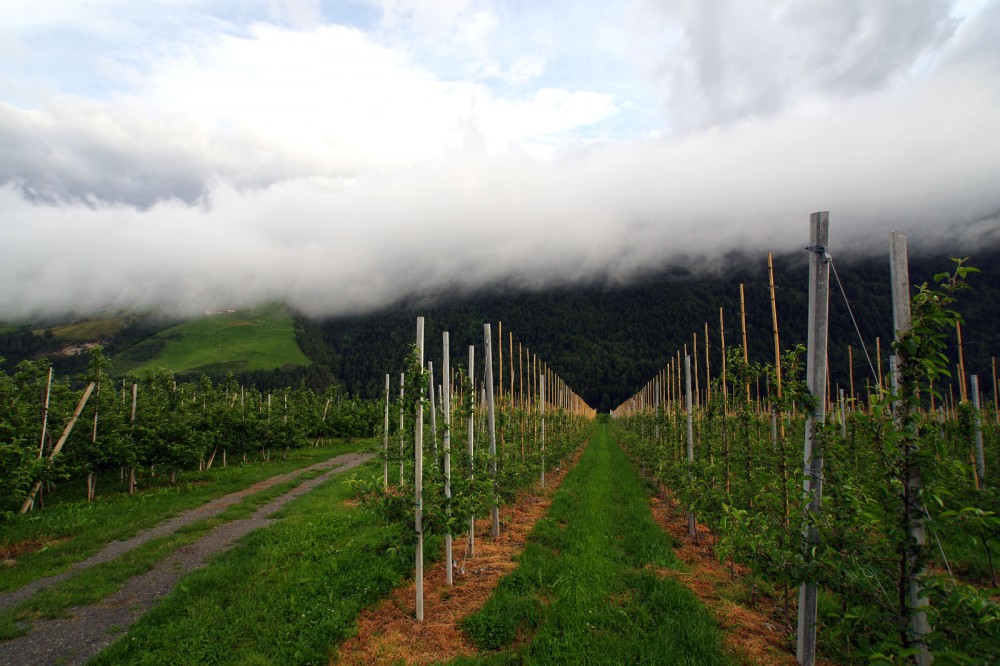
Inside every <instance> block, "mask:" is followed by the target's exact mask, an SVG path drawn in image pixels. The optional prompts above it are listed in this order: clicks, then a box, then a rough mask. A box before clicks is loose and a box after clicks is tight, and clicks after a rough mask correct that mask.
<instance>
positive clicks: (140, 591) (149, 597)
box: [0, 453, 373, 666]
mask: <svg viewBox="0 0 1000 666" xmlns="http://www.w3.org/2000/svg"><path fill="white" fill-rule="evenodd" d="M372 457H373V454H370V453H367V454H358V453H349V454H345V455H341V456H337V457H336V458H331V459H330V460H327V461H324V462H322V463H318V464H316V465H312V466H310V467H306V468H304V469H301V470H296V471H295V472H294V473H289V474H283V475H281V476H277V477H274V478H272V479H268V480H267V481H262V482H260V483H258V484H254V485H253V486H251V487H249V488H247V489H246V490H243V491H240V492H239V493H233V494H232V495H227V496H225V497H223V498H220V499H218V500H215V501H214V502H210V503H208V504H206V505H205V506H203V507H199V508H198V509H194V510H192V511H189V512H186V513H185V514H181V515H179V516H177V517H176V518H174V519H172V520H170V521H167V522H165V523H163V524H162V525H159V526H157V527H156V528H154V529H153V530H148V531H147V532H144V533H142V534H140V535H138V536H136V537H133V539H130V540H129V541H125V542H115V543H112V544H109V545H108V546H107V547H106V548H105V549H104V550H102V551H101V552H99V553H97V554H95V555H94V556H93V557H91V558H89V559H88V560H86V561H85V562H89V564H87V566H93V564H96V563H97V562H106V561H108V560H111V559H114V558H115V557H117V556H118V555H120V554H121V553H123V552H125V551H126V550H130V549H131V548H135V547H136V546H137V545H139V543H144V542H145V541H148V540H149V539H151V538H153V537H154V536H162V535H164V534H169V533H171V532H173V531H176V530H177V529H178V528H180V527H181V526H182V525H185V524H188V523H190V522H193V521H194V520H198V519H200V518H206V517H208V516H209V515H216V514H217V513H221V511H222V510H224V509H225V508H226V507H227V506H230V505H232V504H234V503H236V502H237V501H239V499H242V497H245V496H246V495H248V494H251V493H253V492H257V491H259V490H263V489H264V488H268V487H270V486H273V485H275V484H276V483H281V482H282V481H285V480H288V479H290V478H294V477H295V476H298V475H299V474H301V473H303V472H305V471H307V470H310V469H324V468H332V469H329V471H327V472H326V473H325V474H322V475H320V476H317V477H316V478H314V479H310V480H308V481H304V482H303V483H301V484H300V485H298V486H296V487H295V488H294V489H292V490H290V491H289V492H287V493H285V494H284V495H281V496H280V497H278V498H276V499H274V500H272V501H271V502H269V503H268V504H266V505H264V506H262V507H260V508H259V509H258V510H257V511H256V512H255V513H254V514H253V515H252V516H249V517H247V518H243V519H240V520H234V521H231V522H228V523H225V524H223V525H219V526H218V527H216V528H215V529H213V530H212V531H211V532H209V533H208V534H206V535H205V536H204V537H203V538H201V539H200V540H198V541H196V542H195V543H192V544H189V545H186V546H182V547H181V548H178V549H177V550H176V551H175V552H174V553H173V554H171V555H170V556H168V557H166V558H164V559H163V560H161V561H160V562H158V563H157V564H156V565H155V566H154V567H153V568H152V569H151V570H150V571H147V572H146V573H143V574H140V575H138V576H135V577H133V578H131V579H129V580H128V581H127V582H126V583H125V584H124V586H123V587H122V588H121V589H120V590H119V591H118V592H116V593H114V594H112V595H110V596H108V597H106V598H105V599H103V600H102V601H101V602H99V603H98V604H94V605H92V606H86V607H82V608H70V609H68V611H67V612H68V614H69V617H67V618H65V619H58V620H39V621H37V622H36V623H35V625H34V626H33V628H32V630H31V631H30V633H28V634H26V635H24V636H21V637H20V638H16V639H14V640H11V641H7V642H4V643H0V665H6V664H11V665H13V664H17V665H18V666H34V665H36V664H37V665H41V664H52V663H59V664H67V665H69V664H83V663H85V662H86V661H87V660H89V659H90V658H92V657H93V656H95V655H96V654H97V653H98V652H100V651H101V650H103V649H104V648H105V647H107V646H108V645H110V644H111V643H112V642H113V641H115V640H116V639H117V638H119V637H120V636H121V635H122V634H124V633H125V632H126V631H127V630H128V628H129V627H130V626H131V625H132V624H133V623H134V622H135V621H136V620H137V619H138V618H139V617H140V616H141V615H142V614H144V613H145V612H146V611H148V610H149V609H150V608H151V607H152V605H153V603H154V602H156V601H157V600H158V599H160V598H161V597H163V596H164V595H166V594H168V593H169V592H170V591H171V590H172V589H173V587H174V585H176V584H177V582H178V581H179V580H180V579H181V577H182V576H183V575H184V574H186V573H187V572H189V571H191V570H193V569H196V568H198V567H200V566H203V565H204V564H205V562H206V561H207V560H208V558H209V557H211V556H212V555H214V554H216V553H219V552H221V551H224V550H226V549H227V548H229V547H230V546H231V545H232V544H233V542H234V541H236V540H237V539H239V538H241V537H243V536H245V535H247V534H249V533H250V532H251V531H253V530H256V529H259V528H262V527H267V526H268V525H270V524H271V523H272V522H274V519H272V518H269V517H268V516H270V515H271V514H273V513H274V512H276V511H278V510H279V509H281V508H282V507H283V506H284V505H285V504H287V503H288V502H289V501H290V500H292V499H294V498H296V497H298V496H300V495H302V494H304V493H307V492H309V491H310V490H312V489H313V488H315V487H316V486H318V485H319V484H321V483H323V482H324V481H326V480H327V479H329V478H330V477H331V476H333V475H334V474H338V473H340V472H344V471H347V470H349V469H352V468H354V467H357V466H358V465H361V464H363V463H365V462H367V461H368V460H370V459H371V458H372ZM219 503H222V505H221V508H219ZM208 507H212V508H211V509H209V508H208ZM217 508H218V510H217V511H216V510H215V509H217ZM206 511H207V512H209V513H208V514H207V515H206V513H205V512H206ZM211 511H215V513H210V512H211ZM190 514H195V516H194V517H188V516H189V515H190ZM182 518H183V520H181V519H182ZM167 526H172V529H168V527H167ZM152 532H156V533H155V534H152V535H149V534H150V533H152ZM146 535H149V536H146ZM144 536H145V538H144V539H143V541H140V542H138V543H133V542H134V540H135V539H139V538H140V537H144ZM125 544H130V545H129V546H128V548H125V547H124V546H125ZM82 564H83V563H78V566H76V567H74V569H73V570H72V571H78V570H80V569H82V568H85V567H84V566H79V565H82ZM68 575H69V572H67V573H66V574H61V577H62V578H66V577H67V576H68ZM55 578H58V577H56V576H53V577H50V578H49V579H46V580H47V582H46V585H51V584H52V583H53V582H55V581H54V580H53V579H55ZM60 579H61V578H60ZM32 585H34V584H32ZM26 587H27V586H26ZM40 587H44V585H42V586H37V585H35V587H34V589H40ZM21 589H22V590H23V589H24V588H21ZM32 591H34V590H32ZM20 592H21V590H18V591H16V592H15V593H13V594H11V595H7V596H8V597H9V596H13V595H14V594H18V593H20ZM26 596H28V595H22V596H21V598H25V597H26Z"/></svg>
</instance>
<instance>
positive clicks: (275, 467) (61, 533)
mask: <svg viewBox="0 0 1000 666" xmlns="http://www.w3.org/2000/svg"><path fill="white" fill-rule="evenodd" d="M367 446H369V443H368V442H355V443H354V444H344V443H337V444H334V445H332V446H323V447H318V448H305V449H293V450H291V451H289V452H288V457H287V459H286V460H274V461H272V462H267V463H262V462H258V463H251V464H231V465H230V466H229V467H225V468H224V467H220V466H218V465H216V466H215V467H213V468H212V469H211V470H209V471H206V472H198V471H190V472H181V473H179V474H178V483H177V484H176V485H174V486H170V485H167V478H166V477H165V476H163V475H161V476H158V477H156V478H155V479H145V480H143V483H144V484H148V485H144V486H142V491H141V492H140V493H139V494H138V495H136V496H130V495H128V494H127V493H124V492H122V490H121V489H120V486H121V484H119V483H117V480H115V481H110V480H109V479H107V478H104V479H102V480H101V481H100V482H99V484H98V490H99V491H100V492H101V494H99V495H98V498H97V501H95V502H92V503H89V504H88V503H87V502H85V501H81V500H80V497H82V495H83V490H82V488H76V489H73V488H71V487H66V488H61V489H60V491H59V492H57V493H55V494H53V495H50V496H49V497H48V499H47V500H46V501H47V502H48V504H47V505H46V507H45V508H44V509H42V510H40V511H33V512H31V513H27V514H24V515H20V516H15V517H14V518H13V519H11V520H9V521H7V522H6V523H0V549H3V550H4V552H10V553H18V554H17V555H16V556H15V557H14V558H12V559H11V560H10V561H8V563H7V564H6V565H5V567H4V575H3V576H0V591H3V592H6V591H9V590H14V589H17V588H18V587H21V586H22V585H25V584H27V583H29V582H31V581H33V580H36V579H38V578H43V577H45V576H49V575H52V574H55V573H59V572H60V571H63V570H65V569H66V568H67V567H68V566H69V565H70V564H72V563H73V562H77V561H79V560H83V559H86V558H87V557H89V556H90V555H92V554H93V553H94V552H96V551H97V550H98V549H99V548H100V547H101V546H104V545H105V544H107V543H109V542H111V541H114V540H116V539H127V538H129V537H131V536H134V535H136V534H138V533H139V532H141V531H143V530H145V529H148V528H150V527H152V526H154V525H157V524H159V523H161V522H163V521H164V520H167V519H168V518H170V517H172V516H174V515H176V514H178V513H180V512H181V511H185V510H187V509H192V508H194V507H197V506H200V505H202V504H204V503H205V502H208V501H210V500H213V499H215V498H217V497H221V496H223V495H226V494H228V493H231V492H236V491H238V490H242V489H243V488H246V487H248V486H250V485H252V484H254V483H256V482H258V481H262V480H264V479H267V478H270V477H272V476H276V475H278V474H283V473H285V472H290V471H292V470H295V469H299V468H301V467H306V466H308V465H311V464H313V463H316V462H319V461H321V460H327V459H329V458H332V457H333V456H336V455H339V454H341V453H346V452H348V451H355V450H358V449H363V448H365V447H367ZM71 490H74V491H75V492H70V491H71Z"/></svg>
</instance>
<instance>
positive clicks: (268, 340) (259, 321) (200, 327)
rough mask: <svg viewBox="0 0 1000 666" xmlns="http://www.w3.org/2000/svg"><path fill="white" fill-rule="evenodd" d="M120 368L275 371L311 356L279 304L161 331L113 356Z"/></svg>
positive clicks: (297, 364) (302, 361)
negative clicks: (299, 341) (303, 346)
mask: <svg viewBox="0 0 1000 666" xmlns="http://www.w3.org/2000/svg"><path fill="white" fill-rule="evenodd" d="M113 361H114V364H115V370H116V371H117V372H121V373H124V372H129V371H133V370H143V369H145V368H154V367H160V368H165V369H167V370H170V371H171V372H175V373H184V372H194V371H213V372H225V371H228V370H234V371H235V370H273V369H275V368H282V367H286V366H307V365H310V364H311V361H310V360H309V359H308V358H307V357H306V355H305V354H303V353H302V350H301V349H299V346H298V343H297V342H296V340H295V322H294V321H293V320H292V317H291V315H289V314H288V310H286V309H285V307H284V306H283V305H280V304H269V305H263V306H260V307H258V308H254V309H252V310H240V311H238V312H220V313H217V314H211V315H206V316H204V317H200V318H198V319H195V320H192V321H189V322H185V323H183V324H179V325H177V326H174V327H172V328H168V329H166V330H164V331H160V332H159V333H157V334H156V335H155V336H153V337H152V338H149V339H147V340H144V341H143V342H141V343H139V344H138V345H136V346H135V347H133V348H132V349H130V350H126V351H125V352H122V353H121V354H117V355H116V356H115V357H114V359H113Z"/></svg>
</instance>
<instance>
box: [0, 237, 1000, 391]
mask: <svg viewBox="0 0 1000 666" xmlns="http://www.w3.org/2000/svg"><path fill="white" fill-rule="evenodd" d="M971 263H972V265H974V266H977V267H979V268H980V269H982V271H983V272H982V273H981V274H978V275H974V276H972V279H971V284H972V286H973V289H972V290H970V291H969V292H967V293H965V294H962V295H961V302H960V308H959V309H960V310H962V312H963V313H964V315H965V317H966V320H967V323H966V325H965V326H964V327H963V338H964V343H965V358H966V364H967V368H968V370H969V371H970V372H974V373H978V374H979V375H980V385H981V386H982V387H983V390H984V391H985V392H988V393H990V394H992V391H993V382H992V372H991V371H992V368H991V362H992V358H993V357H994V356H1000V249H992V250H990V249H984V250H983V251H982V252H980V253H978V254H977V255H976V256H974V257H973V258H972V262H971ZM774 264H775V280H776V283H777V305H778V320H779V328H780V333H781V345H782V348H785V349H787V348H790V347H792V346H793V345H795V344H798V343H803V344H804V342H805V327H806V303H807V299H806V287H807V283H808V264H807V257H806V254H805V253H804V252H802V253H797V254H794V255H787V256H778V257H775V261H774ZM834 266H835V267H836V269H837V271H836V272H837V274H838V275H839V277H840V280H841V281H842V283H843V286H844V291H845V292H846V296H847V300H848V301H849V302H850V304H851V308H852V310H853V313H854V316H855V317H856V318H857V323H858V326H859V328H860V331H861V336H862V338H863V339H864V341H865V343H866V344H867V345H868V347H869V352H870V353H871V354H872V356H873V357H874V354H875V338H876V337H880V338H881V341H882V350H883V369H884V370H887V365H888V362H887V360H886V359H887V357H888V349H889V342H890V340H891V334H892V331H891V327H892V316H891V295H890V292H889V280H888V258H887V257H886V256H876V257H856V258H853V259H852V258H849V257H848V258H838V259H837V260H836V261H835V264H834ZM951 267H952V262H951V260H950V259H949V258H948V257H947V256H933V257H931V256H925V257H913V258H911V262H910V269H911V282H913V283H919V282H923V281H928V280H931V279H932V276H933V274H935V273H938V272H942V271H947V270H948V269H950V268H951ZM725 268H726V272H725V273H724V274H722V275H696V274H691V273H690V272H687V271H683V270H676V269H673V270H665V271H664V272H663V273H662V274H659V275H651V276H648V277H647V278H646V279H644V280H641V281H639V282H638V283H635V284H631V285H627V286H612V287H609V286H604V285H589V286H586V285H585V286H577V287H565V288H559V289H550V290H546V291H534V292H531V291H525V290H523V289H505V288H503V287H498V288H497V289H495V290H493V291H491V292H489V293H481V294H478V295H475V296H468V295H465V296H455V295H449V294H440V295H439V296H438V298H437V300H436V303H433V304H427V303H421V304H419V305H418V304H408V303H401V304H398V305H397V306H396V307H394V308H392V309H389V310H385V311H381V312H376V313H370V314H366V315H363V316H351V317H332V318H326V319H310V318H308V317H305V316H303V315H301V314H297V313H294V312H289V310H288V309H286V308H285V307H283V306H281V305H277V304H271V305H265V306H262V307H259V308H256V309H253V310H247V311H239V312H222V313H216V314H211V315H206V316H203V317H199V318H197V319H194V320H190V321H185V322H179V321H166V320H162V319H158V318H156V317H154V316H151V315H143V316H138V315H133V316H128V317H104V318H95V319H93V320H80V321H75V322H71V323H68V324H60V325H58V326H53V327H51V328H47V329H42V330H37V329H36V330H35V331H33V330H32V329H31V327H29V326H25V325H22V326H11V325H6V326H4V327H0V356H3V357H5V358H6V359H7V360H6V362H5V366H4V367H5V368H6V369H7V370H8V371H9V370H10V369H11V368H12V367H13V366H14V365H15V364H16V363H17V362H18V361H19V360H21V359H23V358H38V357H41V356H46V357H48V358H50V359H51V360H52V361H53V364H54V365H55V366H56V370H57V372H59V373H61V374H75V373H79V372H82V371H84V370H85V369H86V363H87V357H88V356H87V354H86V353H85V351H86V347H87V346H88V345H90V344H92V343H94V342H100V343H101V344H103V345H104V346H105V350H106V352H107V353H108V354H109V355H110V356H111V357H112V358H113V360H114V363H115V367H116V369H117V370H118V371H119V372H127V371H130V370H139V369H142V368H146V367H151V366H160V367H165V368H167V369H169V370H172V371H173V372H175V373H177V374H178V375H179V376H180V378H181V379H185V378H187V377H195V376H198V375H200V374H202V373H205V374H208V375H209V376H211V377H213V379H221V378H222V377H223V376H224V375H225V374H226V373H227V372H232V373H233V374H234V375H235V376H236V379H237V381H239V382H242V383H247V384H251V383H252V384H255V385H257V386H258V387H260V388H262V389H270V388H275V387H279V386H287V385H297V384H298V383H299V382H302V381H304V382H306V384H308V385H309V386H312V387H314V388H317V389H322V388H324V387H325V386H327V385H329V384H331V383H335V382H336V383H340V384H342V385H343V386H344V387H345V389H346V390H348V391H349V392H351V393H353V394H360V395H362V396H366V397H378V396H381V395H382V391H383V390H384V389H383V387H384V376H385V374H386V373H389V374H391V375H392V376H393V385H394V386H395V384H396V382H397V381H398V373H399V372H400V370H401V369H402V359H403V358H404V357H405V355H406V352H407V349H408V347H409V345H411V344H412V343H413V338H414V325H415V324H414V320H415V318H416V316H418V315H422V316H425V317H426V318H427V331H426V335H427V341H428V342H427V348H426V356H427V358H428V359H429V360H431V361H433V362H434V364H435V366H436V367H438V368H440V358H441V343H440V340H441V336H440V333H441V331H443V330H448V331H450V333H451V342H452V364H453V365H456V366H457V365H462V366H464V365H466V358H467V349H468V345H470V344H475V345H476V346H477V361H476V366H477V374H481V372H482V370H483V359H482V350H481V344H482V325H483V323H484V322H491V323H492V324H493V326H494V339H495V344H499V343H500V342H501V338H500V333H499V331H498V330H497V329H498V323H499V322H503V338H502V342H503V344H504V377H505V384H506V385H508V386H509V379H510V363H509V361H510V357H509V346H508V345H509V343H510V338H509V337H508V336H509V333H510V332H513V334H514V360H515V364H514V365H515V378H518V376H519V375H518V363H517V361H518V343H521V344H522V345H525V346H526V347H528V348H530V349H531V350H532V351H533V352H535V353H537V354H538V355H539V356H540V357H541V358H543V359H545V360H546V361H547V362H548V363H549V365H550V366H551V367H552V368H553V369H554V370H555V371H556V372H558V373H559V374H560V375H561V376H562V377H563V378H564V379H565V380H566V381H567V382H569V384H570V385H571V386H572V387H573V388H574V389H575V390H577V391H578V392H579V393H580V394H581V395H582V396H583V397H584V399H586V400H587V402H588V403H589V404H590V405H591V406H593V407H596V408H598V409H600V410H602V411H603V410H607V409H610V408H611V407H614V406H615V405H617V404H618V403H619V402H621V401H622V400H624V399H625V398H627V397H628V396H630V395H631V394H632V393H633V392H634V391H635V390H636V389H638V388H639V387H640V386H641V385H642V384H643V383H644V382H645V381H647V380H648V379H649V378H650V377H651V376H652V375H653V374H654V373H655V372H656V371H657V370H658V369H659V368H661V367H663V366H664V365H665V364H666V363H667V362H668V360H669V359H670V358H671V357H672V356H673V354H675V353H676V351H677V350H679V349H682V348H683V346H684V345H688V346H689V348H690V347H691V346H692V344H693V340H692V335H693V334H697V335H698V342H697V344H698V349H699V363H701V359H702V358H703V354H704V348H703V344H704V326H705V323H706V322H707V323H708V326H709V345H710V350H711V362H712V365H713V369H714V370H715V371H717V370H718V368H719V365H720V352H719V347H720V336H719V309H720V308H722V309H723V313H724V316H725V332H726V344H727V346H730V347H735V346H739V345H740V344H741V333H740V319H739V313H740V302H739V285H740V284H741V283H743V284H744V291H745V301H746V309H747V328H748V337H749V348H750V355H751V358H752V360H756V361H761V362H771V361H772V360H773V348H774V347H773V341H772V338H771V311H770V296H769V291H768V279H767V257H766V255H764V256H759V257H758V256H753V257H747V256H738V255H731V256H729V257H727V258H726V262H725ZM88 338H92V339H88ZM848 345H852V346H853V348H854V368H853V370H854V377H855V382H856V383H857V384H858V385H859V386H861V385H863V384H864V382H865V381H866V377H867V376H868V375H869V374H870V372H869V370H868V367H867V363H866V361H865V360H864V356H863V353H862V352H861V351H860V347H859V340H858V336H857V334H856V333H855V331H854V326H853V324H852V322H851V318H850V314H849V312H848V310H847V307H846V305H845V300H844V296H843V295H842V294H841V292H840V290H839V288H838V287H837V282H836V281H835V280H834V281H832V291H831V300H830V345H829V350H830V353H829V356H830V380H831V383H832V384H834V385H840V386H842V387H846V386H847V383H848V364H847V347H848ZM951 356H952V358H953V359H954V358H955V357H956V354H955V350H954V349H952V353H951ZM497 376H498V378H499V368H497ZM516 383H517V382H516V381H515V384H516ZM945 390H947V389H945Z"/></svg>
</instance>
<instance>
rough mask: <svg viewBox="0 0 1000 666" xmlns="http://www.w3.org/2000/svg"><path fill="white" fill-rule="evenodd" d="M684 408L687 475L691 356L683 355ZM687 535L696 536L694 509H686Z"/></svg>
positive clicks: (690, 439) (690, 451)
mask: <svg viewBox="0 0 1000 666" xmlns="http://www.w3.org/2000/svg"><path fill="white" fill-rule="evenodd" d="M684 389H685V390H684V410H685V411H686V412H687V460H688V475H689V476H690V474H691V473H692V470H691V467H692V466H693V465H694V422H693V415H692V413H691V412H692V408H691V403H692V400H691V357H690V356H688V355H685V356H684ZM687 519H688V536H689V537H692V538H693V537H696V536H698V528H697V527H696V525H695V522H694V511H692V510H691V509H688V515H687Z"/></svg>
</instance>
